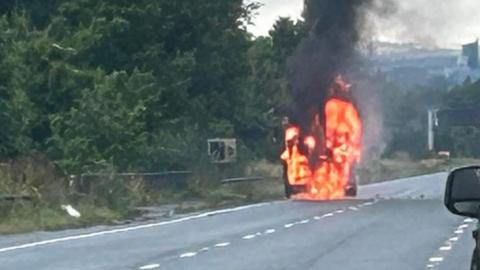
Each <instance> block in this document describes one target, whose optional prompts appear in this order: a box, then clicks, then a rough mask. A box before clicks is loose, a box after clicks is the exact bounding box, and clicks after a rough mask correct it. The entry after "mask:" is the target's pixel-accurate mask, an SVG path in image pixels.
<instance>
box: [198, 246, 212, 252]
mask: <svg viewBox="0 0 480 270" xmlns="http://www.w3.org/2000/svg"><path fill="white" fill-rule="evenodd" d="M209 250H210V248H209V247H204V248H202V249H200V250H199V251H198V252H207V251H209Z"/></svg>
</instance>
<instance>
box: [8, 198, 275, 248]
mask: <svg viewBox="0 0 480 270" xmlns="http://www.w3.org/2000/svg"><path fill="white" fill-rule="evenodd" d="M269 204H271V203H258V204H251V205H245V206H240V207H234V208H229V209H222V210H216V211H211V212H206V213H202V214H198V215H194V216H188V217H183V218H179V219H174V220H167V221H162V222H157V223H150V224H144V225H137V226H132V227H125V228H119V229H112V230H106V231H100V232H94V233H87V234H80V235H73V236H66V237H60V238H53V239H49V240H44V241H38V242H32V243H27V244H22V245H16V246H10V247H4V248H0V253H3V252H8V251H13V250H18V249H26V248H33V247H38V246H45V245H49V244H54V243H59V242H67V241H74V240H80V239H86V238H93V237H98V236H103V235H109V234H116V233H125V232H130V231H138V230H143V229H149V228H155V227H160V226H165V225H170V224H176V223H181V222H185V221H189V220H195V219H200V218H205V217H209V216H212V215H218V214H226V213H232V212H238V211H242V210H246V209H250V208H256V207H262V206H265V205H269Z"/></svg>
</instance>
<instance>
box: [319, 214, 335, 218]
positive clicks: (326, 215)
mask: <svg viewBox="0 0 480 270" xmlns="http://www.w3.org/2000/svg"><path fill="white" fill-rule="evenodd" d="M326 217H333V213H328V214H325V215H323V216H321V217H320V218H326Z"/></svg>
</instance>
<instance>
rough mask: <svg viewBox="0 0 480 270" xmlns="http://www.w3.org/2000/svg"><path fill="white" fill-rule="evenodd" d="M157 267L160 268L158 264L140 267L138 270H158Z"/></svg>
mask: <svg viewBox="0 0 480 270" xmlns="http://www.w3.org/2000/svg"><path fill="white" fill-rule="evenodd" d="M158 267H160V264H158V263H155V264H148V265H144V266H142V267H140V268H138V269H140V270H148V269H155V268H158Z"/></svg>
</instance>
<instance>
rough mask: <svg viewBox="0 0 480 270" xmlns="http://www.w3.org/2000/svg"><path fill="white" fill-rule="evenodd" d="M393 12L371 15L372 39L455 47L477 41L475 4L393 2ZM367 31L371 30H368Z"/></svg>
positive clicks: (479, 24)
mask: <svg viewBox="0 0 480 270" xmlns="http://www.w3.org/2000/svg"><path fill="white" fill-rule="evenodd" d="M393 2H394V4H395V8H394V9H392V10H390V12H387V13H383V14H380V15H379V14H371V17H370V18H371V22H372V23H371V25H370V26H372V27H374V31H373V32H374V33H375V36H374V38H375V39H379V40H382V41H390V42H402V43H405V42H415V43H420V44H423V45H427V46H431V47H458V46H459V45H460V44H462V43H466V42H472V41H474V40H475V39H476V38H478V37H480V16H479V15H480V1H478V0H456V1H451V0H395V1H393ZM370 30H371V29H370Z"/></svg>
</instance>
